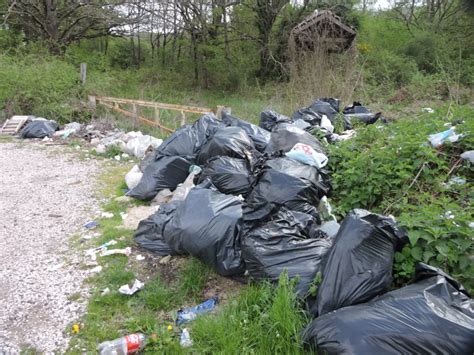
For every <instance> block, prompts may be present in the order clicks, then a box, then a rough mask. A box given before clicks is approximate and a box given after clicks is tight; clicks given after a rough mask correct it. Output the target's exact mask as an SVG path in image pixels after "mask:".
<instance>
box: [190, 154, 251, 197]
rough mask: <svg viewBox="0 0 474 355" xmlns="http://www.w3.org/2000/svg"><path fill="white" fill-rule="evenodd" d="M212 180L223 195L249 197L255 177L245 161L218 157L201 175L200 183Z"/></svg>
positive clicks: (211, 161) (212, 160) (208, 164)
mask: <svg viewBox="0 0 474 355" xmlns="http://www.w3.org/2000/svg"><path fill="white" fill-rule="evenodd" d="M206 179H210V180H211V182H212V184H213V185H214V186H215V187H216V188H217V189H218V190H219V191H220V192H222V193H223V194H231V195H242V196H247V194H248V193H249V192H250V190H251V188H252V181H253V177H252V175H251V174H250V171H249V163H248V162H247V160H245V159H238V158H230V157H216V158H213V159H211V160H210V161H209V162H208V163H207V165H206V166H205V167H204V169H203V170H202V172H201V174H200V175H199V180H198V182H199V183H201V182H203V181H204V180H206Z"/></svg>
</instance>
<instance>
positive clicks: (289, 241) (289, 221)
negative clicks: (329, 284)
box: [242, 208, 332, 297]
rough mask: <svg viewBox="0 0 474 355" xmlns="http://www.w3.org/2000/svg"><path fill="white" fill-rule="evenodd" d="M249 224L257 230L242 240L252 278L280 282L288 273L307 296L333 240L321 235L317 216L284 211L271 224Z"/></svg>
mask: <svg viewBox="0 0 474 355" xmlns="http://www.w3.org/2000/svg"><path fill="white" fill-rule="evenodd" d="M244 220H245V216H244ZM249 222H250V223H249V225H252V226H254V227H251V228H250V230H246V231H245V233H244V234H243V235H244V236H243V237H242V254H243V257H244V260H245V265H246V268H247V270H248V272H249V275H250V276H251V277H252V278H254V279H256V280H262V279H270V280H272V281H278V278H279V276H280V274H281V273H282V272H284V271H286V272H287V273H288V277H289V278H290V279H293V278H295V277H298V278H299V279H298V283H297V285H296V291H297V293H298V295H299V296H300V297H304V296H305V295H306V294H307V292H308V290H309V288H310V286H311V284H312V282H313V281H314V279H315V277H316V274H317V273H318V272H319V271H320V270H321V266H322V260H323V258H324V256H325V254H326V253H327V252H328V251H329V249H330V248H331V244H332V239H330V238H327V237H326V236H325V235H324V233H319V232H318V229H317V222H316V219H315V218H314V217H312V216H310V215H307V214H304V213H300V212H294V211H289V210H287V209H285V208H282V209H280V210H279V211H278V212H277V213H276V214H275V215H273V216H271V220H269V221H266V222H259V221H249ZM321 237H323V238H321Z"/></svg>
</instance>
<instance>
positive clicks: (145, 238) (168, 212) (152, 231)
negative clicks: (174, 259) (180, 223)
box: [134, 201, 182, 256]
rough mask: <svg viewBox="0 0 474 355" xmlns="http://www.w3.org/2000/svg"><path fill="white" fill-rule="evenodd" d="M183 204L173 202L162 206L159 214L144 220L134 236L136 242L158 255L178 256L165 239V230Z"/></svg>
mask: <svg viewBox="0 0 474 355" xmlns="http://www.w3.org/2000/svg"><path fill="white" fill-rule="evenodd" d="M181 203H182V201H173V202H170V203H166V204H164V205H161V206H160V209H159V210H158V211H157V212H155V213H154V214H152V215H151V216H149V217H148V218H146V219H144V220H142V221H141V222H140V223H139V224H138V228H137V230H136V231H135V234H134V238H135V242H136V243H137V244H138V245H140V246H141V247H142V248H145V249H148V250H150V251H152V252H154V253H156V254H158V255H162V256H166V255H176V254H177V253H176V252H175V251H174V250H173V249H171V247H170V246H169V245H168V243H167V242H166V241H165V240H164V238H163V228H164V227H165V225H166V223H168V222H169V220H170V219H171V218H172V217H173V215H174V213H175V211H176V208H177V207H178V206H179V205H180V204H181Z"/></svg>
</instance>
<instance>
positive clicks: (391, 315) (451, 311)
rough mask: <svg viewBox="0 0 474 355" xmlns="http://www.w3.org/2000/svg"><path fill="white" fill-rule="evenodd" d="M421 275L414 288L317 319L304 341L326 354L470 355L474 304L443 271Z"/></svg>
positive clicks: (422, 266)
mask: <svg viewBox="0 0 474 355" xmlns="http://www.w3.org/2000/svg"><path fill="white" fill-rule="evenodd" d="M426 268H428V269H431V270H429V271H428V272H427V273H424V271H423V269H426ZM417 269H418V270H417V271H418V272H419V273H420V277H418V280H417V281H416V282H415V283H413V284H411V285H408V286H405V287H403V288H400V289H398V290H395V291H391V292H388V293H386V294H384V295H382V296H380V297H377V298H375V299H374V300H372V301H370V302H368V303H364V304H360V305H357V306H350V307H344V308H341V309H338V310H336V311H335V312H331V313H328V314H325V315H324V316H321V317H319V318H316V319H315V320H314V321H313V322H312V323H311V324H310V325H309V326H308V327H307V328H306V329H305V331H304V332H303V341H304V342H305V344H306V345H309V346H311V347H313V348H315V349H316V350H317V351H318V353H324V354H326V353H328V354H365V355H379V354H466V355H467V354H472V351H473V349H474V302H473V300H472V299H471V298H470V297H469V296H468V295H467V294H466V292H465V291H464V289H463V288H462V287H460V285H459V284H458V283H457V282H456V281H454V280H453V279H451V278H450V277H449V276H447V275H446V274H445V273H443V272H442V271H441V270H437V272H436V269H435V268H432V267H429V266H428V265H424V264H419V265H418V266H417ZM433 269H434V270H433ZM433 271H435V272H433Z"/></svg>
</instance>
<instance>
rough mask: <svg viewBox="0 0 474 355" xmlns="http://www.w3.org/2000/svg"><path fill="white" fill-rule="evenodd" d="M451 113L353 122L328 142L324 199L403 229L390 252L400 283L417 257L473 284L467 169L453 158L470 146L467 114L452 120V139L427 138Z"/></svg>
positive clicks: (410, 272)
mask: <svg viewBox="0 0 474 355" xmlns="http://www.w3.org/2000/svg"><path fill="white" fill-rule="evenodd" d="M457 111H458V112H457V114H459V115H460V116H462V115H467V117H468V116H469V115H471V116H472V114H473V113H474V112H473V110H472V109H465V108H462V107H461V108H458V109H457ZM444 112H446V111H444ZM455 116H456V115H455ZM456 118H457V117H456ZM452 120H453V119H452V118H451V119H449V120H448V119H446V118H443V117H442V116H441V115H437V114H432V115H429V114H423V115H420V116H418V117H416V118H405V119H400V120H398V121H396V122H393V123H391V124H388V125H383V124H376V125H371V126H366V127H361V128H360V129H358V131H357V136H356V137H355V138H353V139H351V140H348V141H345V142H340V143H338V144H335V145H330V146H329V150H330V152H329V153H330V159H329V169H330V170H331V176H332V182H333V187H334V189H333V193H332V205H333V209H334V210H335V211H336V213H337V214H338V215H339V217H341V218H342V217H344V216H345V215H346V213H347V212H348V211H350V210H351V209H353V208H365V209H368V210H371V211H374V212H377V213H382V214H386V215H387V214H392V215H394V216H395V217H396V218H397V220H398V221H399V223H400V224H401V225H402V226H404V227H405V228H407V230H408V232H409V237H410V244H409V245H407V246H406V247H405V248H404V249H403V250H402V252H401V253H397V255H396V257H395V265H394V275H395V283H396V284H397V285H400V284H403V283H405V282H407V281H408V280H409V279H410V278H411V276H412V275H413V271H414V266H415V264H416V263H417V262H419V261H423V262H427V263H429V264H431V265H434V266H438V267H441V268H442V269H443V270H445V271H446V272H448V273H450V274H451V275H452V276H454V277H456V278H458V279H459V280H460V281H462V282H464V284H465V286H466V287H468V288H471V289H472V288H473V287H474V284H473V281H472V280H473V279H474V278H473V276H474V263H473V261H474V260H473V259H472V258H473V257H472V255H474V247H473V245H474V243H473V239H472V237H471V235H472V234H473V233H472V232H473V229H472V228H470V227H469V225H470V223H471V222H474V218H473V215H472V210H471V209H470V201H471V200H472V192H471V190H472V186H471V183H470V181H472V176H473V168H472V164H471V163H469V162H467V161H464V160H462V159H460V157H459V155H460V153H462V152H463V151H466V150H472V149H473V147H474V144H473V143H474V142H473V139H472V134H471V132H473V128H474V127H473V123H472V120H467V119H466V120H464V122H463V123H461V124H459V125H457V128H456V131H457V132H459V133H463V134H464V137H463V138H462V139H461V140H460V141H459V142H456V143H452V144H451V143H448V144H445V145H444V146H443V147H441V148H438V149H435V148H433V147H431V145H430V144H429V143H428V138H427V137H428V135H429V134H433V133H437V132H440V131H444V130H446V129H447V127H446V126H445V124H446V123H449V122H451V121H452ZM453 178H455V179H454V182H453V180H452V179H453Z"/></svg>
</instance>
